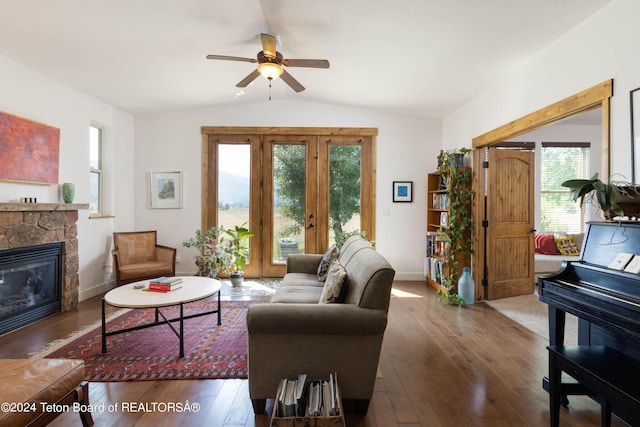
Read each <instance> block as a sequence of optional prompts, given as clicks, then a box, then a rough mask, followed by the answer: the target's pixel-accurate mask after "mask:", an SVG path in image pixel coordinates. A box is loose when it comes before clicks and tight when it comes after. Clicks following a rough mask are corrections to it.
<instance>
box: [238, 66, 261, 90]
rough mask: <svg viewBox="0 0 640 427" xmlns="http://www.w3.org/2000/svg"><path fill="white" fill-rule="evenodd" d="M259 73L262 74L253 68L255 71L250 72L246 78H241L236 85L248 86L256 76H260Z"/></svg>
mask: <svg viewBox="0 0 640 427" xmlns="http://www.w3.org/2000/svg"><path fill="white" fill-rule="evenodd" d="M259 75H260V73H259V72H258V70H253V72H252V73H251V74H249V75H248V76H247V77H245V78H244V79H242V80H240V81H239V82H238V84H237V85H236V87H247V86H248V85H249V83H251V82H252V81H254V80H255V79H256V78H258V76H259Z"/></svg>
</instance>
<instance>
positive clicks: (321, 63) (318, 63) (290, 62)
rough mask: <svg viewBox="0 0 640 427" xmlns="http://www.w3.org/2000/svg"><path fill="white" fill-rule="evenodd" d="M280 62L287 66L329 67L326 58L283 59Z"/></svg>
mask: <svg viewBox="0 0 640 427" xmlns="http://www.w3.org/2000/svg"><path fill="white" fill-rule="evenodd" d="M282 63H283V64H284V65H286V66H287V67H308V68H329V61H327V60H326V59H284V60H283V61H282Z"/></svg>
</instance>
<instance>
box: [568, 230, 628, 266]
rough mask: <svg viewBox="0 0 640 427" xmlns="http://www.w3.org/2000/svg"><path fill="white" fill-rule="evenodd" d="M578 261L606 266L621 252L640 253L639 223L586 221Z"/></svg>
mask: <svg viewBox="0 0 640 427" xmlns="http://www.w3.org/2000/svg"><path fill="white" fill-rule="evenodd" d="M587 226H588V228H587V232H586V233H585V236H584V239H583V241H582V250H581V251H580V261H584V262H586V263H588V264H593V265H598V266H601V267H608V266H609V264H611V261H613V260H614V258H615V257H616V256H617V255H618V254H619V253H621V252H624V253H629V254H633V255H640V223H638V222H588V223H587Z"/></svg>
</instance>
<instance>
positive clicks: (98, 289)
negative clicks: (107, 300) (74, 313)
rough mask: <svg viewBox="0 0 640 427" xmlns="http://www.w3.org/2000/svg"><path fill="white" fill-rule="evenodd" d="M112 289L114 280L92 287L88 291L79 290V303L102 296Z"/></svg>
mask: <svg viewBox="0 0 640 427" xmlns="http://www.w3.org/2000/svg"><path fill="white" fill-rule="evenodd" d="M111 288H113V280H109V281H106V282H102V283H99V284H97V285H94V286H91V287H90V288H88V289H79V290H78V301H84V300H86V299H89V298H93V297H95V296H96V295H101V294H103V293H105V292H107V291H108V290H109V289H111Z"/></svg>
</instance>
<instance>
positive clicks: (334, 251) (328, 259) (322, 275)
mask: <svg viewBox="0 0 640 427" xmlns="http://www.w3.org/2000/svg"><path fill="white" fill-rule="evenodd" d="M338 254H339V250H338V247H337V246H335V245H333V246H331V247H330V248H329V250H328V251H327V252H325V253H324V255H323V256H322V259H321V260H320V265H319V266H318V282H324V281H325V280H326V278H327V272H328V271H329V266H331V263H332V262H333V261H334V260H336V259H338Z"/></svg>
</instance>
